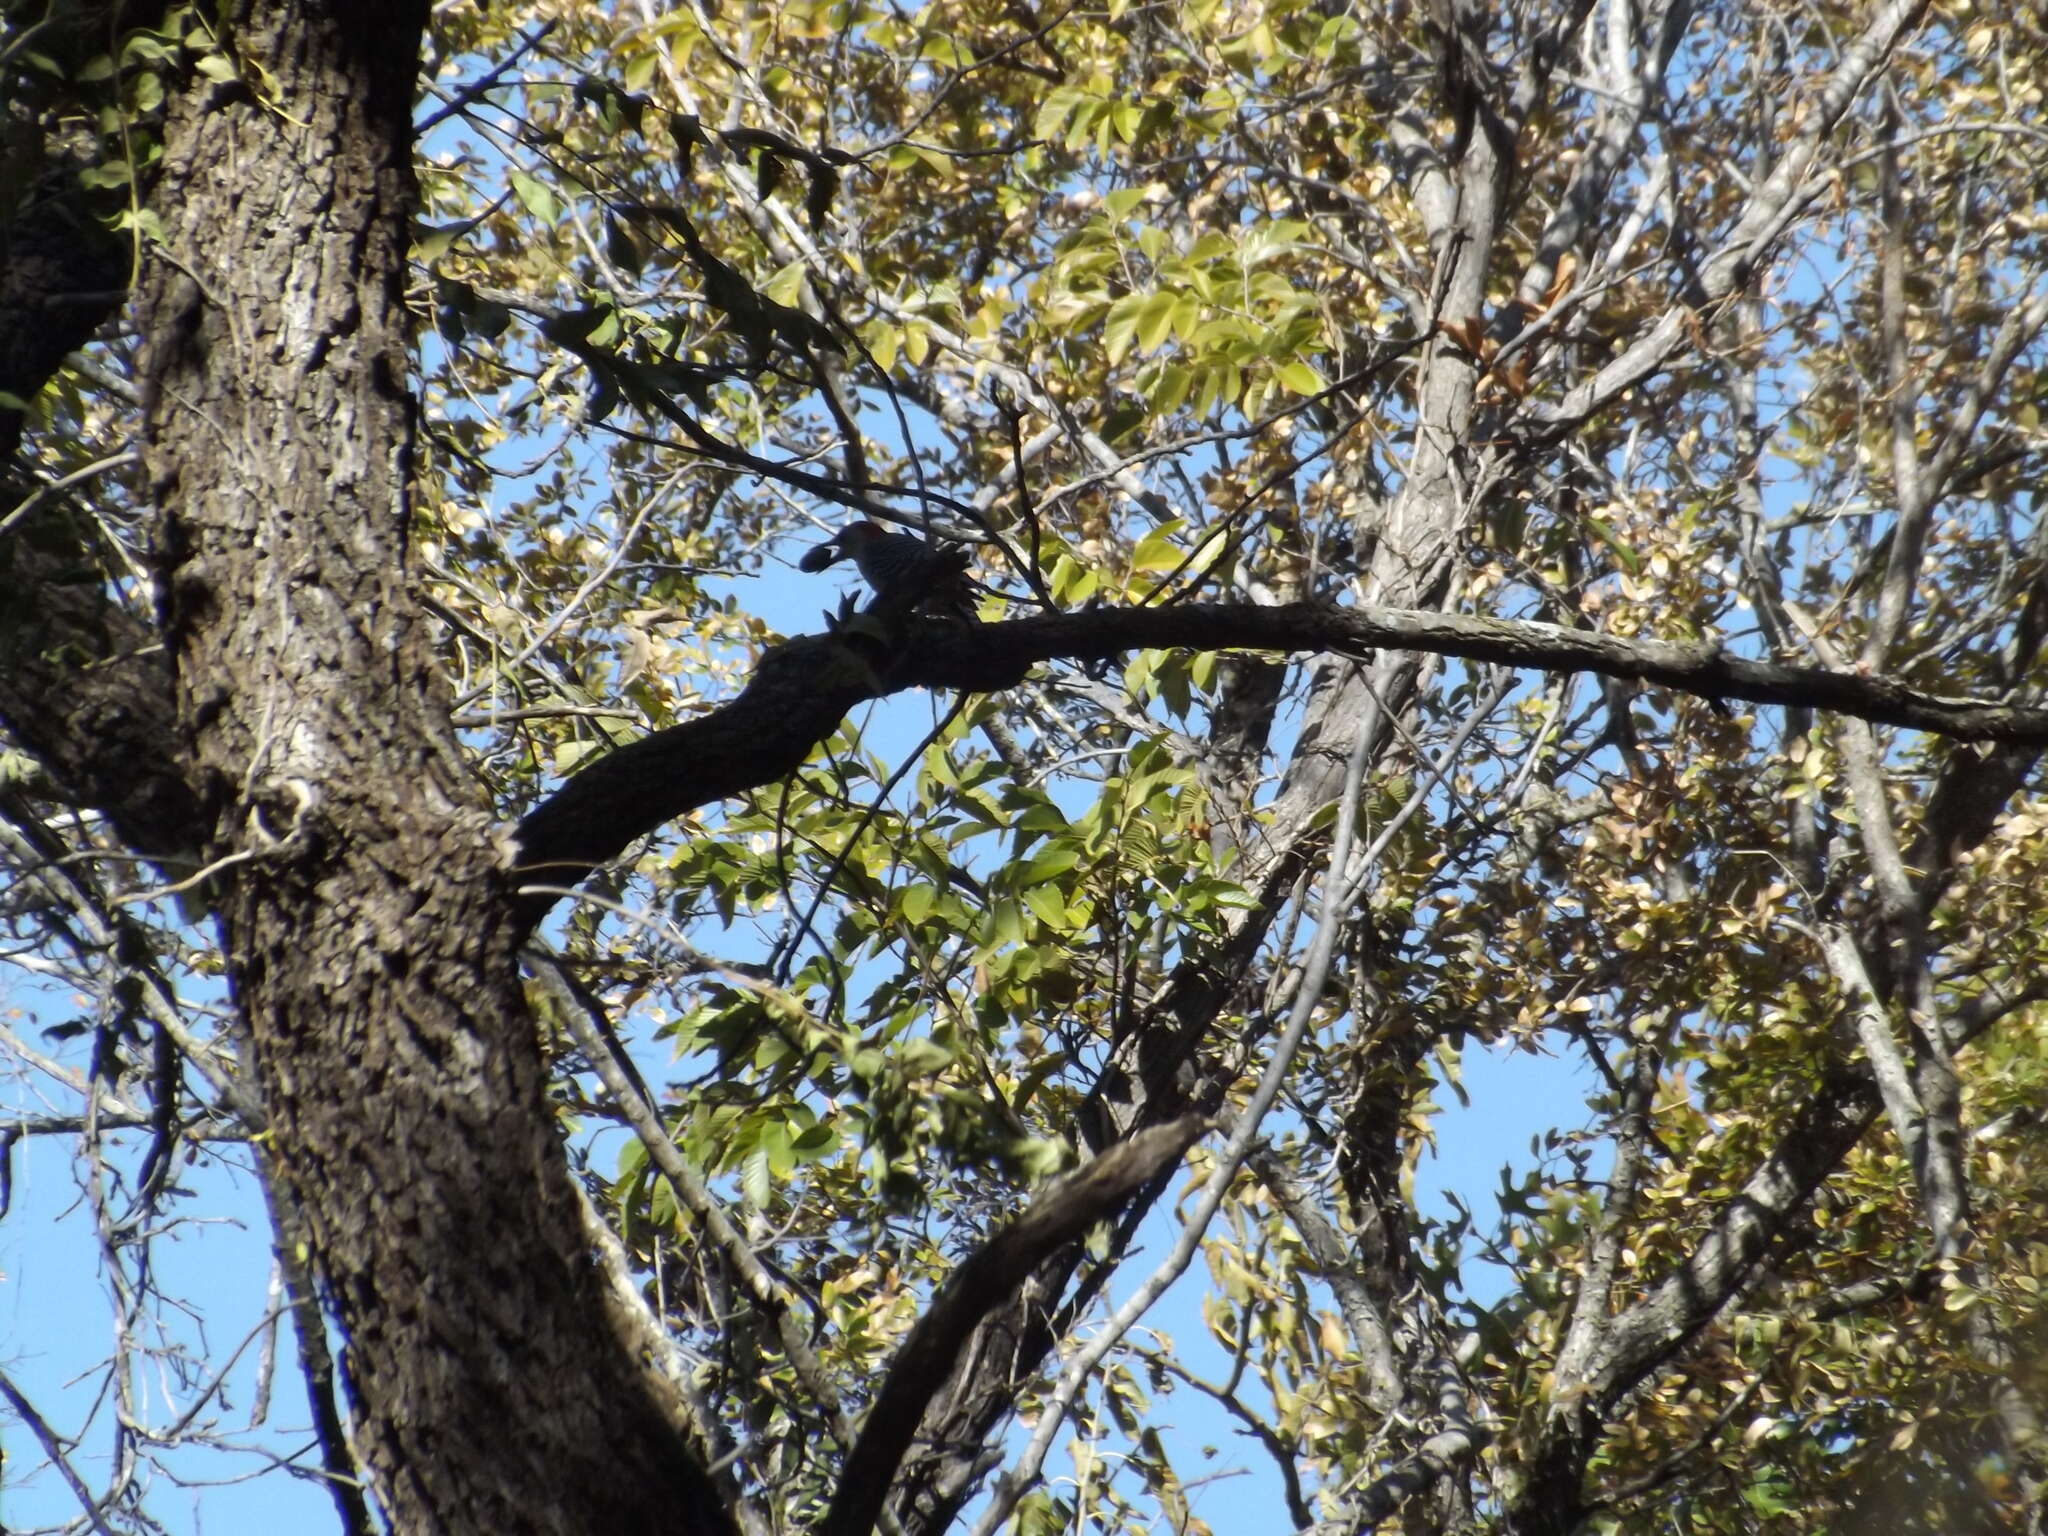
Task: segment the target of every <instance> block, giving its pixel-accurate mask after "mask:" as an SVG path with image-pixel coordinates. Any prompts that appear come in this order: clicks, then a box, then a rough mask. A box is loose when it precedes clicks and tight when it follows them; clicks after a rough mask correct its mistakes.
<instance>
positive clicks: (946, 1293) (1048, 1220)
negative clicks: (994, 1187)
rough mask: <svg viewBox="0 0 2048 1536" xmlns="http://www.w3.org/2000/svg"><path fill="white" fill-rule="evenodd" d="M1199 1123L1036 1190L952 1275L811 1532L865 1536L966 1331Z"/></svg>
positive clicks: (1116, 1151) (1156, 1135)
mask: <svg viewBox="0 0 2048 1536" xmlns="http://www.w3.org/2000/svg"><path fill="white" fill-rule="evenodd" d="M1207 1123H1208V1122H1207V1121H1206V1120H1205V1119H1203V1117H1202V1116H1200V1115H1183V1116H1182V1117H1181V1118H1180V1119H1178V1120H1174V1121H1170V1122H1168V1123H1167V1124H1165V1125H1155V1126H1153V1127H1151V1128H1150V1129H1149V1130H1143V1131H1140V1132H1138V1134H1137V1135H1135V1136H1133V1137H1132V1138H1131V1139H1130V1140H1129V1141H1125V1142H1120V1143H1118V1144H1117V1145H1116V1146H1114V1147H1111V1148H1110V1149H1109V1150H1108V1151H1106V1152H1104V1153H1103V1154H1102V1155H1101V1156H1100V1157H1097V1158H1094V1159H1092V1160H1090V1161H1089V1162H1086V1163H1084V1164H1082V1165H1081V1166H1080V1167H1079V1168H1077V1169H1075V1170H1074V1171H1073V1172H1072V1173H1070V1174H1068V1175H1066V1176H1065V1177H1064V1178H1062V1179H1060V1180H1059V1181H1058V1182H1057V1183H1055V1184H1052V1185H1050V1186H1049V1187H1048V1188H1046V1189H1045V1190H1044V1191H1043V1192H1042V1193H1041V1194H1040V1195H1039V1196H1038V1198H1037V1199H1036V1200H1034V1201H1032V1203H1031V1207H1030V1209H1029V1210H1027V1211H1025V1213H1024V1214H1023V1215H1022V1216H1020V1217H1018V1218H1017V1220H1015V1221H1014V1222H1012V1223H1011V1224H1010V1225H1009V1226H1007V1227H1005V1228H1004V1229H1003V1230H1002V1231H1001V1232H998V1233H997V1234H996V1235H995V1236H994V1237H992V1238H990V1239H989V1240H988V1242H987V1243H985V1244H984V1245H983V1246H982V1247H981V1249H980V1250H979V1251H977V1252H976V1253H975V1254H974V1255H973V1256H972V1257H970V1258H969V1259H968V1260H967V1261H966V1262H965V1263H963V1264H962V1265H961V1266H960V1267H959V1268H958V1269H956V1270H954V1271H953V1274H952V1276H951V1277H950V1278H949V1279H948V1280H947V1282H946V1284H945V1286H944V1287H943V1288H942V1289H941V1290H940V1292H939V1294H938V1296H937V1297H936V1298H934V1300H933V1302H932V1304H931V1307H930V1309H929V1310H928V1311H927V1312H926V1313H925V1315H924V1316H923V1317H921V1318H920V1319H918V1322H917V1326H916V1327H915V1328H913V1329H911V1330H910V1336H909V1337H908V1338H906V1339H905V1340H904V1341H903V1344H902V1347H901V1348H899V1349H898V1350H897V1351H896V1358H895V1361H894V1362H893V1363H892V1364H891V1365H890V1367H889V1375H888V1378H887V1380H885V1381H884V1382H883V1384H882V1390H881V1392H880V1394H879V1395H878V1396H877V1397H876V1398H875V1405H874V1407H873V1408H871V1409H869V1410H868V1416H867V1423H866V1425H865V1426H864V1428H863V1429H862V1431H861V1436H860V1440H859V1442H858V1443H857V1444H855V1446H854V1448H853V1454H852V1455H850V1456H848V1457H847V1459H846V1466H845V1468H844V1470H843V1471H842V1472H841V1473H840V1478H839V1488H838V1491H837V1492H836V1493H835V1494H834V1495H833V1498H832V1507H831V1508H830V1509H829V1510H828V1511H827V1512H826V1515H825V1518H824V1520H823V1521H822V1522H821V1523H820V1524H819V1526H818V1527H817V1529H818V1532H819V1536H867V1533H868V1532H869V1531H871V1530H873V1529H874V1525H875V1520H876V1517H877V1516H878V1515H880V1513H881V1510H882V1502H883V1500H884V1499H886V1498H887V1497H888V1493H889V1485H890V1482H891V1479H892V1478H893V1477H894V1475H895V1472H896V1468H897V1466H898V1465H899V1464H900V1463H901V1462H902V1460H903V1457H904V1454H905V1453H906V1452H907V1451H908V1450H909V1449H910V1445H911V1440H912V1438H913V1437H914V1436H915V1434H916V1432H917V1426H918V1424H919V1422H920V1421H921V1420H922V1419H923V1417H924V1411H925V1408H926V1406H927V1405H928V1404H929V1403H930V1401H931V1398H932V1396H933V1394H934V1393H936V1392H937V1391H938V1390H939V1389H940V1388H941V1387H943V1386H945V1384H946V1383H947V1382H948V1381H949V1380H951V1378H952V1373H953V1366H954V1362H955V1361H956V1360H957V1359H958V1357H959V1354H960V1348H961V1346H962V1345H963V1344H965V1343H966V1342H967V1338H968V1336H969V1335H970V1334H971V1333H973V1331H974V1327H975V1325H976V1324H977V1323H978V1322H980V1321H981V1319H982V1318H983V1317H984V1316H986V1315H987V1314H988V1313H989V1312H991V1311H993V1310H994V1309H995V1308H997V1307H999V1306H1001V1305H1002V1304H1003V1303H1004V1302H1006V1301H1008V1300H1009V1299H1010V1297H1011V1296H1012V1295H1013V1294H1014V1293H1015V1291H1016V1289H1017V1283H1018V1281H1019V1280H1020V1279H1021V1278H1022V1277H1023V1276H1026V1275H1029V1274H1031V1273H1032V1272H1033V1271H1034V1270H1036V1269H1037V1268H1038V1266H1039V1265H1040V1264H1041V1263H1042V1262H1044V1260H1045V1259H1047V1258H1048V1257H1050V1256H1051V1255H1052V1254H1053V1253H1054V1252H1055V1251H1057V1250H1058V1249H1060V1248H1062V1247H1064V1246H1065V1245H1066V1244H1068V1243H1071V1242H1073V1241H1075V1240H1076V1239H1078V1238H1079V1237H1081V1236H1082V1235H1083V1234H1085V1233H1086V1232H1087V1230H1088V1229H1089V1228H1090V1227H1092V1226H1093V1225H1094V1224H1095V1223H1096V1222H1098V1221H1100V1220H1102V1219H1103V1218H1104V1217H1106V1216H1109V1215H1111V1214H1112V1213H1114V1212H1115V1210H1116V1209H1117V1207H1118V1206H1119V1205H1121V1204H1122V1203H1123V1202H1124V1201H1125V1200H1126V1199H1127V1198H1129V1197H1130V1196H1131V1195H1132V1194H1133V1193H1135V1192H1136V1191H1137V1190H1139V1189H1142V1188H1143V1187H1144V1186H1145V1185H1146V1184H1149V1183H1150V1182H1151V1181H1152V1180H1153V1179H1155V1178H1157V1177H1158V1176H1159V1174H1160V1173H1162V1172H1163V1171H1165V1170H1166V1169H1167V1168H1169V1167H1171V1166H1172V1165H1173V1164H1174V1163H1176V1162H1178V1161H1179V1160H1180V1157H1181V1155H1182V1154H1183V1153H1184V1152H1186V1151H1187V1149H1188V1148H1189V1147H1191V1146H1193V1145H1194V1143H1195V1139H1196V1138H1197V1137H1199V1136H1200V1135H1201V1134H1202V1131H1203V1130H1204V1128H1205V1127H1206V1126H1207Z"/></svg>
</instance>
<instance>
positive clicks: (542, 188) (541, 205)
mask: <svg viewBox="0 0 2048 1536" xmlns="http://www.w3.org/2000/svg"><path fill="white" fill-rule="evenodd" d="M511 180H512V195H513V196H514V197H516V198H518V199H519V206H520V207H522V208H524V209H525V210H526V211H527V212H528V213H530V214H532V215H533V216H534V217H535V218H536V219H539V220H540V221H541V223H543V224H557V223H560V222H561V218H562V203H561V199H560V198H558V197H556V196H555V194H554V192H553V191H552V190H551V189H550V188H549V187H548V185H547V184H546V183H545V182H543V181H539V180H537V179H536V178H534V177H533V176H531V175H529V174H527V173H526V172H525V171H521V170H514V171H513V172H512V173H511Z"/></svg>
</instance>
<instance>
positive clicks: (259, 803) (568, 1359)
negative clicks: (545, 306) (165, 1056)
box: [137, 0, 730, 1532]
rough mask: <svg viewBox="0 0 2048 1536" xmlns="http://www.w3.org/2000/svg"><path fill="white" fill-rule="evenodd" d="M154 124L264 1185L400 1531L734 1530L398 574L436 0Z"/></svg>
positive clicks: (202, 734) (191, 687)
mask: <svg viewBox="0 0 2048 1536" xmlns="http://www.w3.org/2000/svg"><path fill="white" fill-rule="evenodd" d="M238 10H239V14H238V15H236V16H235V17H233V18H232V26H231V28H230V29H229V30H228V31H227V32H226V34H225V35H226V36H228V37H230V38H231V39H232V40H233V47H234V49H235V52H236V56H237V59H238V61H239V62H240V63H241V65H242V69H241V78H240V80H239V81H234V82H229V83H227V84H211V83H207V82H203V81H201V82H195V83H194V85H193V86H192V88H191V89H190V90H189V91H188V93H187V94H185V95H184V96H183V97H182V99H180V100H178V101H176V102H175V103H174V104H173V105H172V107H171V109H170V112H169V115H168V118H167V121H166V123H165V128H164V145H165V155H164V169H163V175H162V180H161V183H160V185H159V189H158V197H157V200H156V202H157V208H158V211H159V213H160V216H161V218H162V222H163V228H164V231H165V245H164V248H163V249H162V250H161V251H159V252H155V253H153V254H152V259H151V260H150V261H149V263H148V266H147V268H146V271H145V274H144V278H143V281H142V285H141V290H140V292H139V293H138V294H137V313H138V319H139V323H140V326H141V328H142V331H143V333H144V336H145V339H146V345H145V352H144V360H143V373H144V381H145V411H146V429H145V430H146V450H145V456H146V465H147V472H148V479H149V486H150V491H151V495H152V498H153V500H154V502H155V504H156V508H157V512H158V525H157V526H158V542H157V556H156V559H157V577H158V580H159V584H160V586H159V592H160V603H161V630H162V635H163V639H164V642H165V646H166V649H167V652H168V656H169V661H170V666H171V670H172V678H173V684H174V688H175V698H176V716H177V722H178V728H179V730H180V732H181V733H182V735H183V737H184V745H185V750H186V754H187V761H188V762H189V764H190V765H191V767H190V773H191V776H192V781H193V782H192V788H193V789H194V791H195V792H196V796H197V801H198V804H199V805H200V807H201V808H202V809H201V818H202V824H203V831H204V834H205V841H206V851H207V853H208V854H209V855H210V856H211V857H212V858H214V859H217V860H222V861H226V863H225V867H224V868H223V869H222V871H221V874H220V876H219V877H218V890H219V911H220V920H221V925H222V929H223V932H224V939H225V949H226V953H227V956H228V966H229V970H228V975H229V980H230V982H231V984H232V986H233V990H234V996H235V1000H236V1002H237V1004H238V1006H239V1009H240V1011H241V1015H242V1017H243V1019H244V1020H245V1022H246V1024H247V1027H248V1032H249V1041H250V1046H251V1050H252V1053H253V1058H254V1059H253V1063H252V1065H253V1068H254V1071H255V1075H256V1079H257V1082H258V1085H259V1089H260V1093H261V1097H262V1100H263V1104H264V1107H265V1110H266V1113H267V1117H268V1121H269V1130H270V1136H271V1144H272V1151H273V1153H274V1159H275V1162H274V1166H275V1169H276V1171H277V1173H278V1175H279V1176H280V1177H281V1179H282V1181H283V1183H284V1185H285V1187H286V1189H287V1191H288V1193H289V1196H290V1198H291V1199H292V1201H293V1203H294V1204H295V1206H296V1207H297V1208H298V1210H299V1212H300V1213H301V1214H302V1216H303V1222H304V1230H305V1232H306V1234H307V1236H308V1237H309V1239H310V1242H311V1246H312V1248H313V1253H314V1259H315V1263H316V1266H317V1269H318V1272H319V1275H320V1278H321V1282H322V1284H323V1285H324V1286H325V1288H326V1290H327V1293H328V1297H329V1301H330V1305H331V1306H332V1309H333V1311H334V1314H335V1315H336V1316H337V1317H338V1318H339V1320H340V1323H341V1326H342V1328H343V1331H344V1334H345V1336H346V1355H345V1360H346V1367H347V1377H348V1383H349V1387H350V1391H351V1395H352V1399H353V1404H354V1412H355V1444H356V1447H357V1450H358V1452H359V1454H360V1455H361V1456H362V1457H363V1459H364V1460H365V1462H366V1463H367V1468H368V1470H369V1472H370V1474H371V1476H372V1477H373V1479H374V1481H375V1483H376V1486H377V1488H378V1491H379V1494H380V1496H381V1502H382V1504H383V1507H384V1509H385V1511H386V1512H387V1514H388V1515H389V1517H390V1518H391V1520H392V1521H393V1523H394V1524H395V1526H396V1527H397V1528H398V1529H400V1530H403V1531H407V1532H429V1531H453V1530H490V1531H560V1532H570V1531H575V1532H585V1531H592V1530H604V1531H622V1532H637V1531H647V1532H652V1531H657V1530H658V1531H664V1532H673V1531H676V1530H687V1531H721V1530H727V1529H730V1520H729V1517H728V1516H727V1515H726V1514H725V1513H724V1510H723V1507H722V1505H720V1504H719V1503H718V1501H717V1500H716V1499H715V1497H714V1496H713V1494H712V1492H711V1489H710V1486H709V1484H708V1482H707V1480H706V1479H705V1477H704V1475H703V1473H702V1471H701V1470H700V1469H699V1468H698V1467H697V1466H696V1465H695V1463H694V1462H693V1461H692V1459H691V1457H690V1455H689V1453H688V1452H687V1450H686V1449H685V1446H684V1443H683V1441H682V1440H681V1439H680V1437H679V1436H678V1435H677V1433H676V1431H675V1428H674V1426H673V1423H672V1421H671V1419H670V1418H669V1417H668V1414H667V1411H666V1409H665V1407H664V1405H663V1403H662V1402H661V1400H660V1399H659V1398H658V1396H657V1395H656V1393H655V1392H654V1391H653V1390H652V1389H651V1387H650V1385H649V1382H648V1381H647V1379H646V1377H645V1376H644V1375H643V1373H642V1371H641V1370H640V1368H639V1367H638V1365H637V1364H636V1363H635V1361H634V1360H633V1359H632V1358H631V1357H630V1356H629V1355H628V1353H627V1351H626V1349H625V1348H624V1347H623V1346H622V1344H621V1343H620V1342H619V1340H618V1339H617V1338H615V1337H614V1336H612V1335H611V1334H610V1333H609V1332H607V1330H606V1327H605V1324H604V1322H603V1318H604V1315H605V1314H604V1310H603V1308H602V1307H601V1306H599V1305H598V1297H597V1282H596V1279H595V1276H594V1273H593V1271H592V1269H591V1266H590V1264H589V1262H588V1259H587V1255H586V1252H585V1244H584V1239H583V1237H582V1235H581V1232H580V1229H579V1226H578V1218H577V1211H576V1205H575V1200H574V1192H573V1190H572V1188H571V1186H570V1183H569V1175H568V1169H567V1166H566V1163H565V1159H564V1156H563V1153H562V1150H561V1147H560V1145H559V1144H558V1142H557V1140H556V1138H555V1136H554V1133H553V1128H552V1124H551V1118H550V1116H549V1114H548V1113H547V1111H546V1108H545V1104H544V1101H543V1097H542V1079H543V1070H542V1060H541V1055H540V1049H539V1042H538V1039H537V1037H536V1033H535V1030H534V1027H533V1024H532V1021H531V1019H530V1017H529V1014H528V1011H527V1007H526V1004H525V1000H524V997H523V994H522V990H521V986H520V982H519V977H518V973H517V970H516V967H515V962H514V940H513V924H512V919H511V904H510V901H509V900H508V888H507V884H506V881H505V878H504V859H503V853H502V848H501V846H500V844H499V843H498V842H497V841H496V840H495V839H494V838H493V835H492V829H491V823H490V818H489V815H488V813H487V811H486V808H485V807H484V806H483V804H482V803H481V801H480V797H479V796H478V795H477V793H476V791H475V789H474V787H473V786H472V783H471V781H470V779H469V776H468V774H467V771H466V769H465V767H464V764H463V761H462V757H461V753H460V751H459V749H458V747H457V745H456V743H455V741H454V740H453V738H452V735H451V734H450V731H449V727H448V700H447V698H446V697H445V688H444V686H443V684H442V682H441V679H440V671H439V668H438V666H437V665H436V662H435V657H434V649H433V641H432V636H431V634H430V632H429V627H428V625H427V624H426V623H425V622H423V620H422V616H421V612H420V609H419V607H418V605H417V604H416V603H415V601H414V599H413V596H412V593H411V590H410V573H409V571H408V568H407V554H406V543H407V530H408V513H409V502H408V493H409V482H410V478H411V475H412V467H413V466H412V451H413V438H414V415H415V410H414V403H413V401H412V399H411V397H410V395H409V393H408V391H407V387H406V379H407V375H408V364H407V357H406V346H407V331H408V318H407V315H406V313H405V311H404V309H403V306H402V302H401V294H402V286H403V277H404V269H405V258H406V241H407V237H408V229H409V223H410V219H411V216H412V211H413V184H412V175H411V170H410V155H411V142H410V140H411V131H410V114H411V109H412V97H413V77H414V72H415V68H416V63H417V60H418V58H419V42H420V37H421V30H422V27H423V25H424V22H425V18H426V6H425V4H424V3H423V0H381V3H373V4H361V5H344V4H338V3H333V4H320V3H304V4H295V5H265V4H253V3H252V4H245V5H243V6H241V7H239V8H238Z"/></svg>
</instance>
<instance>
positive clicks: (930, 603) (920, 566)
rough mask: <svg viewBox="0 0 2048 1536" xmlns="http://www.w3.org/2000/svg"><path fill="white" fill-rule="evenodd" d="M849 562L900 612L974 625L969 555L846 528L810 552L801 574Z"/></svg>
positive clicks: (874, 530)
mask: <svg viewBox="0 0 2048 1536" xmlns="http://www.w3.org/2000/svg"><path fill="white" fill-rule="evenodd" d="M847 559H850V560H852V561H853V563H854V565H855V566H857V567H858V568H859V570H860V575H861V580H863V581H865V582H866V583H867V584H868V585H869V586H870V587H872V588H873V589H874V592H875V597H876V598H877V599H878V600H879V601H882V602H885V603H889V604H892V605H900V608H899V611H914V610H917V609H924V610H927V611H929V612H933V613H944V614H950V615H951V616H952V617H954V618H958V619H966V620H967V621H968V622H970V623H972V622H974V617H975V616H974V583H973V582H971V581H970V580H968V577H967V552H966V551H965V550H962V549H959V548H957V547H951V546H948V547H944V548H942V547H940V546H939V545H936V544H927V543H926V542H925V541H924V540H923V539H920V538H918V537H917V536H916V535H914V534H908V533H890V532H888V531H887V530H886V529H883V528H881V527H878V526H877V525H876V524H874V523H848V524H847V525H846V526H845V527H844V528H842V529H840V530H839V532H838V533H836V534H834V535H833V536H832V537H831V538H829V539H827V540H826V541H825V542H824V543H822V544H820V545H819V546H818V547H817V548H816V549H813V550H809V551H807V552H806V553H805V555H804V557H803V558H802V559H801V560H799V561H798V562H797V569H799V570H804V571H822V570H824V569H825V567H826V566H828V565H837V564H838V563H839V562H840V561H841V560H847Z"/></svg>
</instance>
